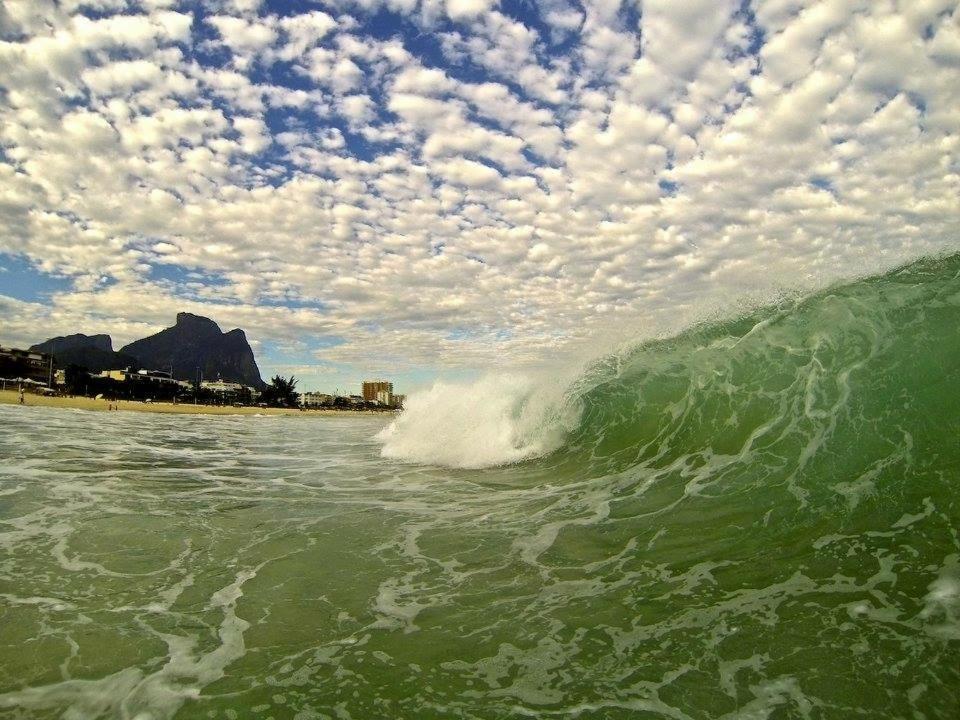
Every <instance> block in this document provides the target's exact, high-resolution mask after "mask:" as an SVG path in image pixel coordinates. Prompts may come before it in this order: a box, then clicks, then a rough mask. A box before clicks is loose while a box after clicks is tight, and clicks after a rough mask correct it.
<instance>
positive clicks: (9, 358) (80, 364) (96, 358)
mask: <svg viewBox="0 0 960 720" xmlns="http://www.w3.org/2000/svg"><path fill="white" fill-rule="evenodd" d="M0 384H2V386H0V390H6V391H9V390H11V389H13V390H19V389H25V390H26V391H27V392H31V393H33V394H34V395H42V396H47V397H53V396H56V397H62V398H68V397H69V398H80V397H86V398H94V399H97V400H106V401H108V403H109V404H110V406H111V407H113V404H112V402H111V401H116V402H117V403H119V401H121V400H122V401H136V402H139V403H169V404H170V405H172V406H177V405H185V404H189V405H192V406H194V407H198V406H209V407H229V408H245V407H247V408H253V409H265V408H274V409H308V408H309V409H324V408H325V409H330V410H365V411H367V410H396V409H399V408H401V407H402V405H403V400H404V396H402V395H396V394H394V392H393V383H391V382H389V381H386V380H369V381H364V382H363V383H362V392H361V394H360V395H346V396H343V395H330V394H325V393H316V392H308V393H302V394H301V393H298V392H297V391H296V385H297V379H296V378H295V377H293V376H291V377H289V378H284V377H282V376H279V375H277V376H275V377H274V378H272V379H271V381H270V382H269V383H266V382H264V380H263V378H262V377H261V376H260V369H259V368H258V367H257V361H256V358H255V357H254V354H253V349H252V348H251V347H250V344H249V343H248V342H247V337H246V334H245V333H244V331H243V330H241V329H240V328H236V329H233V330H230V331H229V332H223V331H222V330H221V329H220V326H219V325H217V323H216V322H214V321H213V320H211V319H210V318H206V317H202V316H200V315H193V314H192V313H187V312H181V313H178V314H177V319H176V323H175V324H174V325H173V326H171V327H168V328H166V329H164V330H161V331H160V332H158V333H156V334H154V335H150V336H149V337H145V338H142V339H140V340H135V341H134V342H131V343H129V344H127V345H124V346H123V347H122V348H120V350H119V351H115V350H114V349H113V340H112V339H111V337H110V336H109V335H106V334H97V335H84V334H81V333H77V334H73V335H66V336H59V337H53V338H50V339H48V340H45V341H44V342H41V343H37V344H35V345H31V346H30V347H29V349H26V350H22V349H18V348H4V347H0ZM7 400H8V401H9V398H8V399H7ZM44 404H49V403H44ZM61 404H62V403H61ZM84 407H85V406H84Z"/></svg>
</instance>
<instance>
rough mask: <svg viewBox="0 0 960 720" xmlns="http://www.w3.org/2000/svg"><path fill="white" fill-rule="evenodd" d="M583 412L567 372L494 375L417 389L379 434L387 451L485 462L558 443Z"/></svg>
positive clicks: (470, 464)
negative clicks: (568, 388) (568, 385)
mask: <svg viewBox="0 0 960 720" xmlns="http://www.w3.org/2000/svg"><path fill="white" fill-rule="evenodd" d="M578 413H579V410H578V408H577V406H576V403H575V400H574V399H572V398H571V397H569V396H568V395H567V394H566V385H565V381H564V379H563V378H562V376H559V375H556V376H551V377H546V376H542V375H541V376H539V378H534V377H532V376H524V375H519V374H489V375H485V376H483V377H482V378H480V379H479V380H477V381H475V382H473V383H462V384H459V383H446V382H436V383H434V384H433V385H432V386H431V387H430V388H429V389H427V390H425V391H422V392H419V393H415V394H412V395H411V396H410V397H409V398H408V399H407V401H406V407H405V408H404V411H403V413H402V414H401V415H400V416H399V417H397V419H396V420H394V422H393V423H391V424H390V425H389V426H387V427H386V428H384V430H383V431H382V432H381V433H380V434H379V436H378V437H379V439H380V440H382V441H383V443H384V445H383V450H382V451H381V452H382V455H383V457H385V458H392V459H397V460H405V461H409V462H416V463H422V464H427V465H444V466H447V467H457V468H483V467H491V466H494V465H506V464H510V463H515V462H519V461H521V460H528V459H530V458H534V457H539V456H541V455H544V454H546V453H549V452H551V451H552V450H555V449H556V448H557V447H559V446H560V445H561V443H562V442H563V439H564V437H565V435H566V433H567V432H568V431H569V430H570V429H571V428H572V427H574V426H575V425H576V422H577V416H578Z"/></svg>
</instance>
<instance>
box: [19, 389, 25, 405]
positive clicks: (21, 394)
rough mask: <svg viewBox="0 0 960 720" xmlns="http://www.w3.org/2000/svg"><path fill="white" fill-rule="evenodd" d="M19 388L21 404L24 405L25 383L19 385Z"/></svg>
mask: <svg viewBox="0 0 960 720" xmlns="http://www.w3.org/2000/svg"><path fill="white" fill-rule="evenodd" d="M19 390H20V404H21V405H24V404H25V403H24V402H23V385H21V386H20V387H19Z"/></svg>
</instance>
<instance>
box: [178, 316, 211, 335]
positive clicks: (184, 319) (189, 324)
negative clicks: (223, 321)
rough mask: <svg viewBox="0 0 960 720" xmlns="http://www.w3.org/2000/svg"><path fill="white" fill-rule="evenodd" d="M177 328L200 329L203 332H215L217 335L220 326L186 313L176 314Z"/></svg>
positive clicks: (201, 317)
mask: <svg viewBox="0 0 960 720" xmlns="http://www.w3.org/2000/svg"><path fill="white" fill-rule="evenodd" d="M177 326H178V327H186V328H190V329H201V328H202V329H204V330H216V331H217V332H218V333H219V332H220V326H219V325H217V324H216V323H215V322H214V321H213V320H211V319H210V318H208V317H204V316H203V315H194V314H193V313H188V312H178V313H177Z"/></svg>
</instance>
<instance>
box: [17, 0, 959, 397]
mask: <svg viewBox="0 0 960 720" xmlns="http://www.w3.org/2000/svg"><path fill="white" fill-rule="evenodd" d="M958 150H960V10H958V8H957V2H956V1H954V0H902V2H893V1H889V0H863V1H857V0H771V1H770V2H760V1H756V2H751V1H749V0H744V1H742V2H740V1H736V2H734V1H730V0H685V1H684V2H677V1H675V0H643V1H642V2H641V1H640V0H633V1H624V2H619V1H618V0H585V1H583V2H581V1H578V0H539V1H537V2H533V0H520V1H515V0H509V1H508V0H503V1H502V2H496V0H331V1H329V2H320V1H314V2H309V1H306V0H300V1H291V2H274V3H271V2H260V1H259V0H206V1H200V2H178V0H147V1H145V2H140V3H138V2H133V1H132V0H131V1H129V2H127V1H125V0H91V1H90V2H84V1H83V0H60V1H59V2H56V3H55V2H52V1H49V0H6V1H5V2H4V3H2V4H0V230H2V232H0V317H2V321H0V343H3V344H5V345H11V344H12V345H26V344H30V343H33V342H37V341H40V340H42V339H44V338H45V337H47V336H51V335H58V334H66V333H71V332H86V333H94V332H108V333H110V334H111V335H112V336H113V338H114V343H115V346H116V347H119V345H121V344H123V343H126V342H129V341H130V340H132V339H135V338H136V337H140V336H142V335H145V334H147V333H150V332H154V331H156V330H159V329H160V328H162V327H165V326H168V325H170V324H172V322H173V319H174V316H175V314H176V313H177V312H178V311H180V310H188V311H192V312H195V313H198V314H203V315H207V316H209V317H212V318H213V319H214V320H216V321H217V322H218V323H220V325H221V327H223V328H224V329H225V330H226V329H230V328H233V327H242V328H244V329H245V330H246V331H247V334H248V336H249V337H250V339H251V341H252V342H253V343H254V347H255V350H256V352H257V356H258V359H259V361H260V365H261V369H262V370H263V371H264V374H265V375H266V374H268V373H272V372H275V371H282V372H286V373H289V372H296V373H297V374H298V375H299V376H302V377H303V378H304V386H305V387H308V388H320V389H333V388H334V387H335V386H339V387H341V388H345V387H348V386H350V384H351V383H354V384H355V383H356V381H357V380H359V378H360V377H361V376H366V375H389V376H392V377H395V378H397V379H398V380H399V381H400V384H401V385H402V384H403V383H404V382H406V383H408V384H410V385H415V384H416V383H420V382H423V381H424V380H425V379H427V378H429V377H432V376H435V375H451V376H456V375H457V374H469V373H470V372H472V371H475V370H477V369H484V368H489V367H494V366H500V365H510V364H523V363H535V362H539V361H541V360H543V359H544V358H550V357H555V356H556V355H558V354H562V353H564V352H566V351H567V350H568V349H569V347H571V346H575V345H576V344H577V343H578V342H579V343H583V342H584V340H585V338H590V337H592V336H596V335H599V334H606V335H607V336H611V335H613V336H616V335H617V334H618V333H619V335H621V336H622V337H621V338H620V339H623V340H626V339H628V338H629V336H630V335H631V334H638V333H642V332H644V329H645V328H647V329H648V328H651V327H654V326H655V325H656V324H657V323H658V322H661V321H662V318H663V317H668V316H669V317H677V316H684V315H686V314H689V313H694V314H695V312H696V309H697V308H702V307H705V306H709V305H710V304H711V303H717V302H719V301H720V299H725V300H724V301H726V300H729V299H730V298H734V297H737V296H739V295H746V296H749V295H757V294H760V295H762V294H764V293H768V292H771V291H773V290H775V289H776V287H779V286H789V287H811V286H815V285H817V284H820V283H823V282H826V281H829V280H831V279H833V278H836V277H839V276H851V275H854V274H857V273H860V272H863V271H865V270H867V269H869V268H877V267H885V266H890V265H892V264H894V263H897V262H899V261H901V260H903V259H908V258H911V257H915V256H917V255H919V254H923V253H927V252H931V251H938V250H943V249H955V248H956V247H957V246H958V245H960V241H958V237H960V236H958V229H960V220H958V218H960V200H958V198H960V161H958V157H960V153H958Z"/></svg>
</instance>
